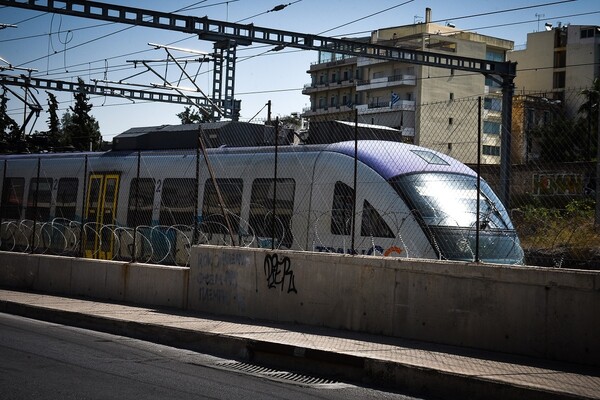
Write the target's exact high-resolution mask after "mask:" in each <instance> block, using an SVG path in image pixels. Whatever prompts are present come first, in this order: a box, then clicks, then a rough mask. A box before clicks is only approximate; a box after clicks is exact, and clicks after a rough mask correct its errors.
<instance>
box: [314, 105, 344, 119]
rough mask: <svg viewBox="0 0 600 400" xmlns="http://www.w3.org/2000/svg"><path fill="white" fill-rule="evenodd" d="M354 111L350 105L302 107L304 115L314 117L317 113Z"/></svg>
mask: <svg viewBox="0 0 600 400" xmlns="http://www.w3.org/2000/svg"><path fill="white" fill-rule="evenodd" d="M349 111H352V107H348V106H327V107H305V108H303V109H302V116H303V117H314V116H316V115H325V114H336V113H343V112H349Z"/></svg>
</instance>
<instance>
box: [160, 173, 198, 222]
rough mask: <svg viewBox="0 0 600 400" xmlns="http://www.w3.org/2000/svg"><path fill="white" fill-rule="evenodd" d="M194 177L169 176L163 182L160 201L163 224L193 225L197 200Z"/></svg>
mask: <svg viewBox="0 0 600 400" xmlns="http://www.w3.org/2000/svg"><path fill="white" fill-rule="evenodd" d="M195 190H196V183H195V181H194V179H193V178H167V179H165V180H164V182H163V186H162V197H161V201H160V218H159V223H160V224H161V225H189V226H191V225H193V224H194V210H195V202H196V194H195V193H194V191H195Z"/></svg>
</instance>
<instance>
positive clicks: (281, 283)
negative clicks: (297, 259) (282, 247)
mask: <svg viewBox="0 0 600 400" xmlns="http://www.w3.org/2000/svg"><path fill="white" fill-rule="evenodd" d="M264 271H265V276H266V277H267V287H268V288H269V289H276V288H278V287H280V288H281V291H282V292H283V289H284V288H285V286H286V283H287V292H288V293H290V292H294V293H298V291H297V290H296V284H295V282H294V271H292V264H291V261H290V259H289V258H288V257H283V258H282V259H281V261H280V260H279V257H278V256H277V254H267V255H266V256H265V263H264Z"/></svg>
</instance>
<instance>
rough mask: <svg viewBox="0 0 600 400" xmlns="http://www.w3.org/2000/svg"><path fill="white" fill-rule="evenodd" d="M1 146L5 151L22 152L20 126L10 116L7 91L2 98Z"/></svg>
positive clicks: (0, 116)
mask: <svg viewBox="0 0 600 400" xmlns="http://www.w3.org/2000/svg"><path fill="white" fill-rule="evenodd" d="M0 144H2V146H1V148H3V149H4V151H20V150H21V147H22V145H21V144H22V143H21V129H20V128H19V124H17V123H16V122H15V120H14V119H12V118H11V117H10V116H9V115H8V96H7V95H6V89H4V91H3V92H2V96H1V97H0Z"/></svg>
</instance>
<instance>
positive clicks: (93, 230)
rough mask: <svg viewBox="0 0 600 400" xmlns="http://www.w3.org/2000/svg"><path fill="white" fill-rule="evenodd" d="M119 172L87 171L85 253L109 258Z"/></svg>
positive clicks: (86, 255)
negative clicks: (88, 175) (92, 172)
mask: <svg viewBox="0 0 600 400" xmlns="http://www.w3.org/2000/svg"><path fill="white" fill-rule="evenodd" d="M118 193H119V175H118V174H114V173H95V174H91V175H90V180H89V185H88V191H87V196H86V207H85V220H86V225H85V234H84V256H85V257H86V258H99V259H102V260H112V258H113V253H114V245H115V236H114V225H115V222H116V215H117V195H118Z"/></svg>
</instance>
